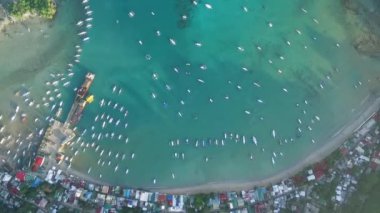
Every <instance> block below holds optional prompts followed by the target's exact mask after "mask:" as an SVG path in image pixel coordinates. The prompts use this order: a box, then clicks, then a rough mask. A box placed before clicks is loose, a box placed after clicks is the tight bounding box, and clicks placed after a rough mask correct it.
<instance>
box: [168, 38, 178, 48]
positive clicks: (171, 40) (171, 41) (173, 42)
mask: <svg viewBox="0 0 380 213" xmlns="http://www.w3.org/2000/svg"><path fill="white" fill-rule="evenodd" d="M169 41H170V44H171V45H173V46H175V45H177V42H176V41H175V40H174V39H172V38H170V39H169Z"/></svg>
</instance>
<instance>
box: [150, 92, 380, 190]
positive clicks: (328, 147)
mask: <svg viewBox="0 0 380 213" xmlns="http://www.w3.org/2000/svg"><path fill="white" fill-rule="evenodd" d="M361 106H362V108H361V110H358V111H356V116H353V119H352V122H350V123H348V124H346V125H345V126H343V127H342V128H341V129H340V130H339V131H337V132H336V133H335V134H334V135H332V136H331V137H330V140H329V142H327V143H326V144H325V145H324V146H322V147H321V148H320V149H318V150H316V151H315V152H313V153H311V154H310V155H308V157H307V158H305V159H304V160H303V161H299V162H298V163H297V164H295V165H294V166H292V167H290V168H288V169H286V170H284V171H282V172H279V173H277V174H275V175H272V176H270V177H268V178H265V179H261V180H252V181H247V182H210V183H206V184H202V185H197V186H189V187H180V188H149V190H152V191H159V192H165V193H172V194H197V193H209V192H224V191H240V190H247V189H252V188H253V187H255V186H268V185H270V184H275V183H277V182H280V181H281V180H284V179H287V178H289V177H291V176H292V175H294V174H296V173H298V172H299V171H301V170H302V169H304V168H305V167H307V166H309V165H311V164H314V163H316V162H318V161H320V160H322V159H324V158H326V157H327V156H328V155H330V154H331V153H332V152H333V151H334V150H336V149H337V148H338V147H339V146H340V145H341V144H342V143H343V142H344V141H345V140H346V139H348V138H349V137H351V136H352V134H353V133H354V132H355V131H356V130H357V129H358V128H360V127H361V126H362V125H363V124H364V123H365V122H366V121H367V120H368V119H370V118H371V117H372V116H373V115H374V114H375V113H376V112H377V111H378V110H379V107H380V97H379V98H374V97H367V98H365V99H364V100H363V102H362V104H361Z"/></svg>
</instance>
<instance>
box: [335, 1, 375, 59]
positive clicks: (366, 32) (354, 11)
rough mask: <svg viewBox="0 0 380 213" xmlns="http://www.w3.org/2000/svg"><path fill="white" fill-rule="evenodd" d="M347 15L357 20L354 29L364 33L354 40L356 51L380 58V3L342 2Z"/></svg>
mask: <svg viewBox="0 0 380 213" xmlns="http://www.w3.org/2000/svg"><path fill="white" fill-rule="evenodd" d="M342 4H343V6H344V7H345V8H346V9H347V14H349V15H353V16H354V17H355V19H356V21H355V23H351V24H353V26H354V27H357V28H359V29H360V30H361V31H362V33H360V35H356V36H355V37H354V38H353V45H354V47H355V49H356V50H357V51H358V52H359V53H361V54H365V55H368V56H371V57H380V1H379V0H342Z"/></svg>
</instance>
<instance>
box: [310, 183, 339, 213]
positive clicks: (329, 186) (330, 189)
mask: <svg viewBox="0 0 380 213" xmlns="http://www.w3.org/2000/svg"><path fill="white" fill-rule="evenodd" d="M338 183H339V180H338V179H337V178H335V179H333V181H332V182H331V183H325V184H322V185H321V184H320V185H317V186H315V187H314V191H315V193H316V194H317V195H318V196H319V201H320V202H321V203H324V204H326V206H323V208H321V212H330V211H331V209H333V208H334V202H333V201H331V198H332V197H333V196H334V195H335V189H336V187H337V186H338Z"/></svg>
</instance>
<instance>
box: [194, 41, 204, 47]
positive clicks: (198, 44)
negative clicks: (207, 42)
mask: <svg viewBox="0 0 380 213" xmlns="http://www.w3.org/2000/svg"><path fill="white" fill-rule="evenodd" d="M194 44H195V46H197V47H201V46H202V43H200V42H195V43H194Z"/></svg>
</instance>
